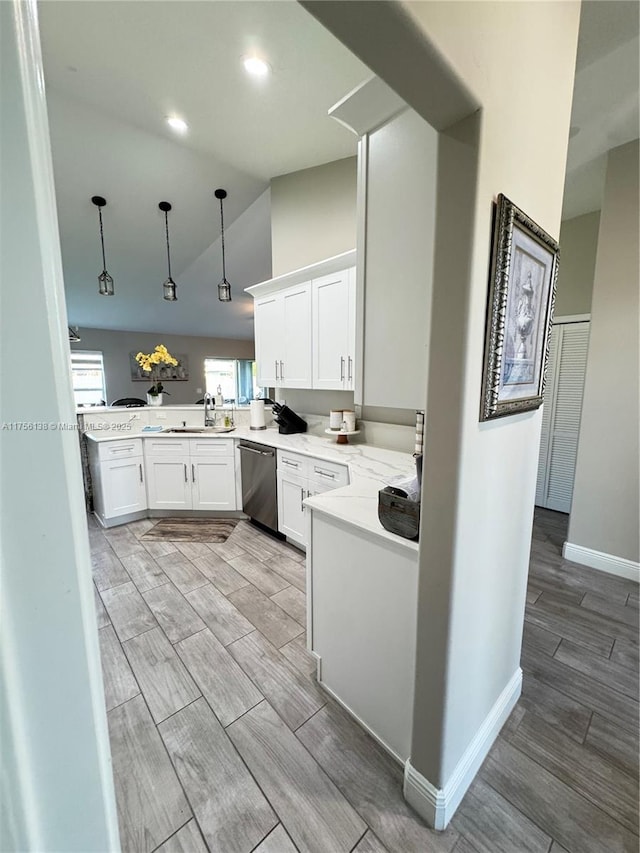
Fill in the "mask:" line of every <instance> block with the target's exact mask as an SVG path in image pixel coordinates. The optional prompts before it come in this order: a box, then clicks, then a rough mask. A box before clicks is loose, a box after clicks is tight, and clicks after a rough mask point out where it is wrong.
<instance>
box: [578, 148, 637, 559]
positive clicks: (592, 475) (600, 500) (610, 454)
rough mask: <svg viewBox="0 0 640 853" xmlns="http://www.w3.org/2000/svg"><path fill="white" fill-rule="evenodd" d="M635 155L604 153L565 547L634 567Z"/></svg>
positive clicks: (634, 150)
mask: <svg viewBox="0 0 640 853" xmlns="http://www.w3.org/2000/svg"><path fill="white" fill-rule="evenodd" d="M638 154H639V150H638V140H636V141H635V142H629V143H627V144H626V145H623V146H621V147H620V148H616V149H614V150H613V151H610V152H609V157H608V165H607V178H606V184H605V195H604V203H603V205H602V212H601V216H600V232H599V236H598V253H597V258H596V268H595V281H594V287H593V301H592V306H591V333H590V339H589V355H588V360H587V373H586V379H585V389H584V400H583V404H582V421H581V428H580V438H579V442H578V455H577V460H576V477H575V484H574V490H573V505H572V509H571V519H570V523H569V535H568V542H570V543H571V544H572V545H579V546H581V547H583V548H588V549H592V550H595V551H598V552H601V553H604V554H608V555H611V556H613V557H619V558H622V559H623V560H631V561H633V562H634V563H636V566H637V563H638V561H639V560H640V554H639V544H638V518H640V507H639V506H638V471H639V470H640V468H639V458H638V423H639V416H638V389H639V382H640V377H639V368H638V363H639V350H638V317H639V304H638V302H639V296H638V294H639V290H640V287H639V280H638ZM571 559H575V557H574V556H572V557H571ZM636 571H637V570H636Z"/></svg>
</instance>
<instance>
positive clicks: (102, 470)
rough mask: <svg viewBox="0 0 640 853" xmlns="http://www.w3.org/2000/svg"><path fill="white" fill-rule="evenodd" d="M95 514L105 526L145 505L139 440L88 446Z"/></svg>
mask: <svg viewBox="0 0 640 853" xmlns="http://www.w3.org/2000/svg"><path fill="white" fill-rule="evenodd" d="M89 465H90V470H91V481H92V484H93V506H94V510H95V514H96V515H97V516H98V519H99V520H100V522H101V523H102V524H103V525H104V526H105V527H110V526H112V525H113V524H121V523H123V521H125V520H131V519H129V518H128V517H129V516H133V515H135V514H136V513H140V512H143V511H144V510H146V508H147V493H146V488H145V471H144V460H143V457H142V442H141V441H140V439H132V440H127V441H113V442H108V443H106V442H105V443H104V444H101V445H95V444H91V445H90V446H89Z"/></svg>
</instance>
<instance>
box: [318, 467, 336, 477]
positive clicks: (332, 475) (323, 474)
mask: <svg viewBox="0 0 640 853" xmlns="http://www.w3.org/2000/svg"><path fill="white" fill-rule="evenodd" d="M313 470H314V472H315V473H316V474H320V476H321V477H329V479H331V480H335V478H336V475H335V474H331V473H330V472H329V471H322V470H321V469H320V468H314V469H313Z"/></svg>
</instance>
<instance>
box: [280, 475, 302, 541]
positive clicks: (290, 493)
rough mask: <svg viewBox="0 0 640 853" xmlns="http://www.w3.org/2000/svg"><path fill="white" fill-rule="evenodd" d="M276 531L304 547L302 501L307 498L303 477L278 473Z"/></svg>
mask: <svg viewBox="0 0 640 853" xmlns="http://www.w3.org/2000/svg"><path fill="white" fill-rule="evenodd" d="M277 482H278V530H279V531H280V533H284V535H285V536H287V537H288V538H289V539H291V540H293V541H294V542H298V544H300V545H306V544H307V543H306V523H305V517H304V507H303V506H302V501H303V500H304V499H305V498H306V497H307V485H308V481H307V479H306V478H305V477H298V476H296V475H295V474H287V473H284V472H282V471H278V474H277Z"/></svg>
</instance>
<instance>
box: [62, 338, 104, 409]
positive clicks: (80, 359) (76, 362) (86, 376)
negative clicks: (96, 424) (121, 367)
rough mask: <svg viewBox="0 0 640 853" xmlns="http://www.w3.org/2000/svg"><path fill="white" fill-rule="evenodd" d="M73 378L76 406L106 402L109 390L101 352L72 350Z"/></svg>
mask: <svg viewBox="0 0 640 853" xmlns="http://www.w3.org/2000/svg"><path fill="white" fill-rule="evenodd" d="M71 378H72V380H73V396H74V397H75V401H76V406H99V405H100V404H102V403H106V400H107V391H106V388H105V384H104V364H103V363H102V353H101V352H80V351H78V350H76V351H74V352H72V353H71Z"/></svg>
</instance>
